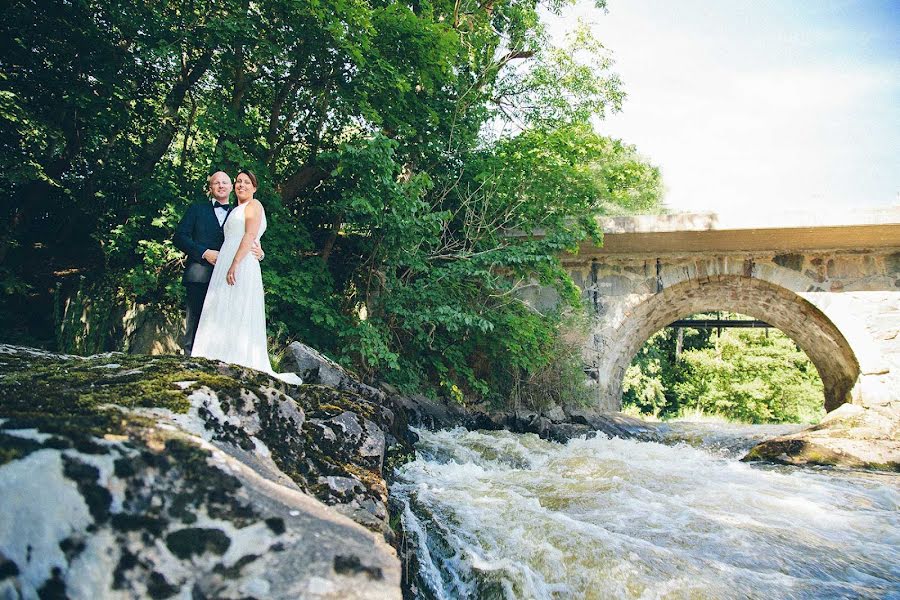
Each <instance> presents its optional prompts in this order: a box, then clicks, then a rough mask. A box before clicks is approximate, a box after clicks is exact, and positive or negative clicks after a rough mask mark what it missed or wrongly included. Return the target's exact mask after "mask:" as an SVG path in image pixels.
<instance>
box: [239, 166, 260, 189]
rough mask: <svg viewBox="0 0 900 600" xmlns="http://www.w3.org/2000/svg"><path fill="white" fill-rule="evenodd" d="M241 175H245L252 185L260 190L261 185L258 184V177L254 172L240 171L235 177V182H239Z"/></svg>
mask: <svg viewBox="0 0 900 600" xmlns="http://www.w3.org/2000/svg"><path fill="white" fill-rule="evenodd" d="M241 173H243V174H244V175H246V176H247V177H248V178H249V179H250V183H252V184H253V187H255V188H256V189H259V184H258V183H256V175H254V174H253V171H248V170H247V169H241V170H240V171H238V174H237V175H235V176H234V178H235V180H237V178H238V175H240V174H241Z"/></svg>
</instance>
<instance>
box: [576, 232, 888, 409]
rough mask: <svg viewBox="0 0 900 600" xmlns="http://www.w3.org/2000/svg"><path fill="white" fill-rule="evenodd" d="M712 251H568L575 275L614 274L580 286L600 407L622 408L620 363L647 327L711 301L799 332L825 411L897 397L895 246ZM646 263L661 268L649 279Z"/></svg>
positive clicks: (709, 306)
mask: <svg viewBox="0 0 900 600" xmlns="http://www.w3.org/2000/svg"><path fill="white" fill-rule="evenodd" d="M885 246H887V245H885ZM713 250H714V249H706V251H704V252H683V253H680V254H679V253H675V252H672V251H667V252H664V253H661V254H658V255H656V256H655V257H654V258H653V259H652V262H650V260H648V257H647V256H646V252H644V251H643V250H641V249H640V248H636V249H634V250H633V251H628V252H626V251H624V250H619V251H616V252H608V253H607V252H604V253H603V254H600V255H598V254H596V253H592V252H586V253H584V254H579V255H578V256H577V257H572V258H570V259H567V260H566V262H565V264H566V268H567V270H568V272H569V273H570V275H572V276H573V277H575V275H578V277H577V278H578V279H580V280H581V281H584V282H589V281H591V280H592V277H593V280H595V281H598V282H612V281H614V282H615V284H614V285H613V284H609V285H606V286H605V287H604V288H603V289H598V288H597V287H596V286H592V285H585V286H583V288H582V291H583V293H584V299H585V302H586V304H588V305H589V306H592V307H594V313H593V315H592V317H593V322H592V325H591V328H590V331H588V332H585V333H586V336H585V339H586V340H587V341H586V343H585V345H584V348H583V355H584V359H585V363H586V365H587V366H588V367H590V368H591V372H590V375H591V377H592V381H593V384H592V385H593V386H594V387H595V389H596V395H597V406H598V407H599V408H602V409H604V410H609V411H615V410H618V409H619V408H620V406H621V389H622V379H623V377H624V373H625V370H626V368H627V366H628V364H629V363H630V361H631V359H632V358H633V357H634V355H635V353H636V352H637V351H638V350H639V349H640V347H641V345H642V344H644V342H645V341H646V340H647V339H648V338H649V337H650V335H652V334H653V333H654V332H656V331H658V330H659V329H661V328H663V327H665V326H666V325H668V324H669V323H671V322H673V321H675V320H677V319H679V318H683V317H686V316H688V315H690V314H694V313H697V312H704V311H709V310H717V309H721V310H728V311H734V312H739V313H743V314H747V315H750V316H752V317H754V318H757V319H761V320H764V321H766V322H768V323H770V324H772V325H774V326H776V327H778V328H779V329H781V330H782V331H784V332H785V333H786V334H788V335H789V336H790V337H791V338H792V339H793V340H794V341H796V342H797V344H798V345H799V346H800V347H801V349H802V350H803V351H804V352H806V354H807V355H808V356H809V358H810V360H812V362H813V363H814V364H815V366H816V368H817V369H818V371H819V373H820V375H821V376H822V382H823V384H824V388H825V408H826V410H833V409H835V408H837V407H838V406H840V405H841V404H843V403H845V402H852V403H854V404H860V405H865V406H874V405H882V406H883V405H886V404H892V405H893V406H895V407H896V406H900V335H898V331H900V328H898V322H897V318H896V317H897V315H900V296H898V295H897V293H896V285H895V284H896V282H897V281H898V280H900V267H898V265H900V262H898V260H897V258H896V257H897V256H898V253H897V248H895V247H879V248H871V249H867V248H865V247H860V248H857V249H853V250H842V251H838V250H830V249H823V250H816V251H812V250H809V251H794V252H783V251H782V252H779V251H777V250H775V249H773V250H766V251H763V250H760V251H756V252H752V253H750V252H747V251H743V250H742V251H733V250H732V251H721V252H718V251H716V252H713ZM646 270H650V271H651V272H652V271H654V270H655V271H657V272H658V284H657V285H655V286H653V287H652V288H648V286H647V285H646V283H647V277H646V272H645V271H646ZM656 281H657V279H656V278H654V282H656Z"/></svg>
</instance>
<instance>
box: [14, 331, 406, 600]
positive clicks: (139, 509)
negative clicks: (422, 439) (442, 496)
mask: <svg viewBox="0 0 900 600" xmlns="http://www.w3.org/2000/svg"><path fill="white" fill-rule="evenodd" d="M345 413H349V414H350V415H352V416H344V417H343V418H342V421H344V422H349V421H351V420H354V419H355V420H356V422H358V423H359V424H360V428H361V429H362V431H363V432H365V431H367V429H366V428H367V427H368V426H369V424H371V426H372V427H374V428H376V429H378V430H379V431H381V430H380V426H381V423H382V418H383V416H384V414H383V412H382V411H381V410H380V408H379V407H377V406H373V405H372V404H371V403H369V402H366V401H365V400H363V399H360V398H358V397H355V396H353V394H350V393H348V392H339V391H336V390H332V389H330V388H319V387H314V386H301V387H299V388H298V387H291V386H287V385H286V384H284V383H282V382H280V381H279V380H277V379H272V378H270V377H268V376H267V375H265V374H262V373H259V372H255V371H251V370H249V369H243V368H241V367H237V366H234V365H225V364H222V363H217V362H212V361H207V360H203V359H196V358H182V357H139V356H128V355H123V354H108V355H101V356H96V357H88V358H80V357H73V356H58V355H51V354H48V353H44V352H40V351H35V350H31V349H25V348H17V347H12V346H2V345H0V506H2V507H3V509H2V511H0V597H3V598H7V597H10V598H16V597H37V596H40V597H74V598H78V597H89V596H93V597H102V598H116V597H121V598H131V597H151V598H168V597H175V596H185V595H190V596H194V597H208V598H248V597H256V598H294V597H327V598H383V597H384V598H394V597H399V596H400V592H399V580H400V573H399V565H398V562H397V559H396V555H395V553H394V551H393V549H392V548H390V547H389V546H388V545H387V544H386V543H385V542H384V539H383V537H382V535H380V534H379V533H374V532H372V531H370V530H376V531H381V530H383V529H385V528H386V514H383V511H382V510H379V507H378V505H379V503H380V504H381V505H382V506H383V503H384V502H385V501H386V489H385V486H384V482H383V480H382V479H381V463H382V461H383V458H384V457H383V452H384V450H383V446H381V447H380V451H381V454H380V455H379V454H378V452H376V451H375V450H378V449H379V446H378V444H377V443H376V444H373V443H367V441H366V440H367V438H366V436H365V435H356V434H355V433H354V435H345V432H344V431H343V430H341V429H340V427H336V429H337V431H335V439H334V440H330V439H324V438H322V436H321V435H320V434H319V431H320V430H319V428H318V427H316V425H315V424H314V423H313V421H327V420H329V419H333V418H334V417H337V416H339V415H344V414H345ZM382 439H383V434H382ZM335 447H339V448H340V451H339V452H338V451H335V450H334V449H335ZM326 449H327V450H329V453H328V454H327V455H325V454H323V452H324V451H325V450H326ZM340 478H344V479H347V480H353V481H354V485H352V486H349V487H347V486H342V485H336V486H334V485H328V483H327V482H336V481H340ZM322 480H324V481H325V482H326V483H325V484H323V483H321V481H322ZM355 482H358V484H357V483H355ZM308 494H311V495H312V496H315V497H317V498H318V499H320V500H322V501H325V502H326V503H331V504H333V505H334V506H335V508H341V507H344V508H343V510H340V511H334V510H332V509H329V508H327V507H326V506H325V505H323V504H322V503H321V502H320V501H319V500H316V499H314V498H313V497H312V496H311V495H308ZM358 511H362V513H365V515H366V516H364V517H361V516H360V515H358V514H357V512H358ZM340 512H343V513H344V514H346V515H349V516H351V517H357V518H356V521H357V522H356V523H355V522H353V521H351V520H350V519H347V518H346V517H344V516H342V515H341V514H339V513H340ZM359 522H362V523H365V525H366V526H367V527H369V529H370V530H367V529H365V528H363V527H361V526H360V525H358V523H359ZM311 540H315V543H314V544H311V543H310V541H311ZM346 557H352V558H351V559H349V562H348V559H347V558H346ZM354 561H356V562H354ZM357 562H358V563H359V568H356V567H354V568H344V567H345V566H346V565H347V564H352V565H356V564H357ZM339 567H340V568H339Z"/></svg>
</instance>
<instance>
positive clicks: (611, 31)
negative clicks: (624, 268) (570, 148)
mask: <svg viewBox="0 0 900 600" xmlns="http://www.w3.org/2000/svg"><path fill="white" fill-rule="evenodd" d="M607 9H608V11H607V12H604V11H602V10H597V9H595V8H594V7H593V3H592V2H583V1H582V2H580V3H579V4H578V5H576V6H575V7H570V8H567V9H564V12H563V13H562V15H561V17H559V18H557V17H553V16H552V15H550V16H548V18H547V26H548V31H549V33H550V34H551V36H552V37H553V39H554V40H555V41H556V42H557V43H561V42H562V41H563V39H564V35H565V32H566V31H567V30H570V29H572V28H574V27H575V26H576V24H577V21H578V19H579V18H582V19H585V20H587V21H588V22H589V23H590V24H591V29H592V31H593V32H594V33H595V35H596V36H597V37H598V39H599V40H600V41H601V42H603V44H604V45H605V46H606V48H607V49H608V50H609V51H610V52H611V54H612V58H613V60H614V61H615V64H614V67H613V70H614V71H615V72H617V73H618V74H619V75H620V77H621V79H622V80H623V83H624V89H625V92H626V94H627V97H626V99H625V102H624V104H623V107H622V110H621V112H619V113H616V114H614V115H611V116H607V118H606V119H604V120H602V121H598V122H597V123H596V126H597V129H598V131H599V132H600V133H603V134H604V135H609V136H612V137H616V138H620V139H622V140H624V141H626V142H628V143H630V144H634V145H635V146H637V148H638V151H639V152H640V153H641V154H642V155H643V156H644V157H645V158H647V159H648V160H650V162H652V163H653V164H655V165H657V166H659V167H660V168H661V170H662V174H663V181H664V183H665V186H666V197H665V203H666V205H667V207H668V208H669V209H670V210H672V211H676V212H683V211H687V212H702V211H714V212H718V213H720V214H723V213H740V214H747V213H755V214H757V215H758V214H759V212H760V211H766V212H770V213H773V214H774V213H778V212H783V211H785V210H791V211H803V212H806V211H818V210H828V211H832V212H835V211H845V210H852V209H854V208H884V207H890V206H897V205H900V0H677V1H673V0H608V2H607Z"/></svg>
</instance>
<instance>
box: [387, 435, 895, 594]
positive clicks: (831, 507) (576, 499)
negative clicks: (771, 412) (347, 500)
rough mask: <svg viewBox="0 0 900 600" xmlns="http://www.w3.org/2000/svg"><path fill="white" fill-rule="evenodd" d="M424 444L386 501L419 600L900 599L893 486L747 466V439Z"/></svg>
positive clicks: (881, 479)
mask: <svg viewBox="0 0 900 600" xmlns="http://www.w3.org/2000/svg"><path fill="white" fill-rule="evenodd" d="M715 428H716V426H713V427H712V429H715ZM686 430H687V433H685V431H686ZM419 435H420V436H421V441H420V443H419V447H418V451H419V454H418V457H417V460H415V461H414V462H411V463H408V464H407V465H405V466H404V467H402V468H401V469H400V471H399V472H398V477H397V481H396V483H395V484H394V485H393V486H392V488H391V495H392V497H393V498H394V499H395V500H396V501H399V502H400V504H401V506H402V507H403V513H402V520H403V524H404V527H405V532H406V538H407V540H406V543H407V544H409V545H410V547H411V548H412V549H414V550H415V554H416V556H417V560H418V562H419V565H418V568H417V570H416V573H415V574H414V575H413V576H411V583H412V586H413V587H414V589H415V592H416V595H417V596H418V597H421V598H448V599H451V598H552V599H561V598H766V599H768V598H900V512H898V506H900V476H898V475H895V474H878V473H861V472H856V473H854V472H840V471H835V470H811V469H796V468H790V467H773V466H759V465H750V464H746V463H741V462H739V461H738V460H736V458H735V456H736V455H737V453H736V451H734V450H733V449H734V448H735V447H737V444H735V443H734V440H735V439H738V438H741V432H740V431H739V430H737V429H735V430H734V431H732V432H731V433H730V434H724V438H730V439H732V442H731V443H730V444H728V443H725V444H723V443H721V441H722V439H723V434H721V433H720V434H718V435H715V436H711V438H712V439H713V440H716V442H715V443H713V444H712V446H713V448H714V450H713V451H708V450H707V449H705V447H704V439H706V438H704V436H703V435H701V434H700V433H699V429H698V428H697V427H687V428H685V427H683V426H675V427H674V428H672V429H670V430H669V431H668V433H667V434H666V435H667V437H674V438H676V439H681V438H684V437H685V436H688V437H692V439H693V440H694V442H695V443H698V444H699V445H700V447H692V446H690V445H688V444H686V443H676V444H675V445H665V444H660V443H654V442H641V441H636V440H623V439H607V438H605V437H602V436H601V437H597V438H593V439H590V440H584V439H579V440H573V441H571V442H569V443H568V444H566V445H559V444H554V443H551V442H546V441H543V440H540V439H538V438H537V437H536V436H533V435H519V434H511V433H508V432H467V431H464V430H461V429H458V430H452V431H439V432H428V431H419ZM744 435H747V434H746V433H744ZM723 448H726V450H723ZM728 449H731V450H728Z"/></svg>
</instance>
